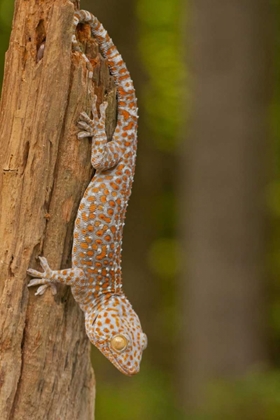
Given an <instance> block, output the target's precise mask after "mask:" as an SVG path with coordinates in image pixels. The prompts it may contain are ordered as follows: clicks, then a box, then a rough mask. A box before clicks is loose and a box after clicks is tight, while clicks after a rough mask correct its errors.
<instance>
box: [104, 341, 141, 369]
mask: <svg viewBox="0 0 280 420" xmlns="http://www.w3.org/2000/svg"><path fill="white" fill-rule="evenodd" d="M107 357H108V359H109V360H110V362H111V363H113V365H114V366H115V367H116V368H117V369H118V370H119V371H120V372H121V373H124V374H125V375H127V376H133V375H135V374H136V373H138V372H139V369H137V370H136V369H129V368H127V367H125V366H123V364H122V363H120V362H119V360H118V359H117V357H116V356H115V355H114V354H113V353H112V351H111V350H110V349H109V348H108V356H107Z"/></svg>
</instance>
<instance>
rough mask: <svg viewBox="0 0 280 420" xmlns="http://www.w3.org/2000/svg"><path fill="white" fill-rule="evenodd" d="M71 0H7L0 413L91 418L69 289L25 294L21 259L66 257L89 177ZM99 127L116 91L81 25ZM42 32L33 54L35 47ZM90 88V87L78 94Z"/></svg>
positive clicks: (111, 112) (90, 390)
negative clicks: (81, 136) (80, 134)
mask: <svg viewBox="0 0 280 420" xmlns="http://www.w3.org/2000/svg"><path fill="white" fill-rule="evenodd" d="M73 3H74V6H77V5H78V2H77V1H76V2H71V1H67V0H45V1H44V2H38V1H37V0H31V1H29V2H26V1H24V0H17V1H16V3H15V13H14V20H13V30H12V34H11V39H10V46H9V50H8V52H7V55H6V63H5V75H4V83H3V89H2V98H1V106H0V126H1V133H0V144H1V150H0V168H1V173H0V238H1V241H0V314H1V315H0V418H1V420H2V419H3V420H6V419H17V420H18V419H27V418H30V419H36V420H37V419H64V420H67V419H72V420H73V419H79V420H81V419H93V410H94V395H95V382H94V377H93V371H92V368H91V365H90V355H89V350H90V343H89V340H88V338H87V337H86V335H85V329H84V316H83V314H82V312H81V310H80V309H79V307H78V305H77V304H76V303H75V301H74V299H73V297H72V294H71V292H70V289H69V288H67V287H62V286H61V287H59V289H58V294H57V295H56V296H55V297H53V296H52V295H51V293H50V291H49V290H48V291H47V292H46V293H45V295H43V296H41V297H34V291H35V289H34V288H31V289H27V283H28V281H29V279H28V277H27V275H26V270H27V268H28V267H33V268H39V266H38V263H37V262H36V261H37V260H36V257H37V256H38V255H44V256H46V257H47V259H48V261H49V263H50V266H51V268H53V269H59V268H63V267H69V266H71V258H70V256H71V244H72V232H73V223H74V219H75V216H76V212H77V207H78V204H79V201H80V199H81V197H82V195H83V192H84V190H85V188H86V186H87V184H88V182H89V180H90V178H91V176H92V168H91V164H90V142H89V141H87V140H84V141H79V140H77V137H76V134H77V131H78V130H77V127H76V125H75V123H76V121H77V118H78V115H79V113H80V112H81V111H83V110H85V111H87V112H89V111H90V109H91V95H92V92H93V84H92V83H91V81H89V80H88V72H87V70H86V65H85V61H84V60H83V59H82V58H81V55H80V54H79V53H72V46H71V36H72V30H73V29H72V28H73V24H72V21H73V9H74V7H73ZM80 33H82V36H83V40H84V41H85V42H86V44H87V53H88V56H89V57H90V58H92V60H91V62H92V64H93V66H94V77H93V80H94V83H95V92H96V94H97V96H98V101H99V103H100V102H101V101H102V98H103V96H104V94H105V92H108V93H107V100H108V101H109V109H108V114H107V116H108V124H107V132H108V135H109V136H111V135H112V133H113V130H114V126H115V122H116V90H115V87H114V85H113V80H112V78H111V76H110V75H109V71H108V68H107V66H106V63H105V60H103V59H102V58H101V56H100V55H99V54H98V48H97V45H96V43H95V42H94V41H93V40H91V39H89V31H88V28H85V30H83V31H82V32H80ZM45 40H46V44H45V45H46V47H45V51H44V55H43V57H41V56H40V54H39V55H37V52H38V49H39V47H40V45H41V43H42V42H44V41H45ZM89 91H90V94H89V93H88V92H89Z"/></svg>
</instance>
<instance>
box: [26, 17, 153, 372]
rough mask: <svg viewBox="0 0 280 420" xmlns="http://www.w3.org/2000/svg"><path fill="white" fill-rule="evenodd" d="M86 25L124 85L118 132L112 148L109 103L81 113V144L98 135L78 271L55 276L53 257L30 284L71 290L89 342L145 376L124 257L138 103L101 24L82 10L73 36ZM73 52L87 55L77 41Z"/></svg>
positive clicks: (81, 212)
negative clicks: (126, 290)
mask: <svg viewBox="0 0 280 420" xmlns="http://www.w3.org/2000/svg"><path fill="white" fill-rule="evenodd" d="M79 23H80V24H88V25H90V28H91V33H92V35H93V36H94V37H95V38H96V40H97V42H98V44H99V46H100V49H101V52H102V54H103V56H104V57H105V58H106V59H107V61H108V65H109V68H110V71H111V74H112V76H113V78H114V81H115V84H116V86H117V97H118V120H117V126H116V129H115V132H114V136H113V139H112V141H110V142H108V141H107V136H106V134H105V110H106V107H107V103H106V102H103V103H102V104H101V105H100V117H99V116H98V112H97V108H96V99H97V98H96V96H94V98H93V104H92V119H91V118H90V117H89V116H88V115H87V114H86V113H85V112H82V113H81V115H80V118H79V121H78V126H79V128H80V129H81V131H80V132H79V133H78V138H79V139H82V138H87V137H92V150H91V163H92V166H93V167H94V168H95V170H96V172H95V175H94V177H93V179H92V180H91V182H90V184H89V186H88V187H87V189H86V191H85V194H84V196H83V198H82V200H81V203H80V206H79V209H78V214H77V217H76V221H75V227H74V238H73V249H72V268H69V269H64V270H59V271H53V270H51V269H50V267H49V265H48V263H47V260H46V258H45V257H39V258H40V264H41V266H42V269H43V272H39V271H36V270H33V269H32V268H30V269H28V271H27V272H28V274H29V275H30V276H32V277H35V278H34V279H33V280H31V281H30V282H29V284H28V286H29V287H30V286H35V285H40V287H39V288H38V290H37V292H36V295H42V294H43V293H44V292H45V290H46V289H47V288H48V287H50V288H51V290H52V292H53V294H55V293H56V286H55V283H56V282H58V283H62V284H65V285H69V286H71V290H72V293H73V296H74V298H75V300H76V301H77V302H78V304H79V305H80V307H81V309H82V310H83V312H84V315H85V327H86V333H87V335H88V337H89V339H90V341H91V342H92V343H93V344H94V345H95V346H96V347H97V348H98V349H99V350H100V351H101V352H102V353H103V354H104V355H105V356H106V357H107V358H108V359H109V360H110V361H111V362H112V363H113V364H114V365H115V366H116V368H117V369H119V370H120V371H121V372H122V373H124V374H126V375H133V374H135V373H137V372H139V368H140V362H141V357H142V352H143V350H144V349H145V348H146V347H147V336H146V335H145V334H144V333H143V331H142V328H141V324H140V321H139V318H138V316H137V314H136V313H135V312H134V310H133V309H132V306H131V304H130V302H129V301H128V299H127V298H126V296H125V295H124V293H123V291H122V271H121V251H122V234H123V226H124V219H125V212H126V208H127V203H128V199H129V196H130V193H131V187H132V182H133V176H134V170H135V158H136V147H137V118H138V117H137V100H136V96H135V90H134V87H133V83H132V80H131V78H130V74H129V72H128V70H127V68H126V65H125V63H124V61H123V60H122V57H121V55H120V54H119V52H118V51H117V49H116V47H115V45H114V44H113V42H112V40H111V38H110V37H109V35H108V33H107V31H106V30H105V29H104V28H103V26H102V24H101V23H100V22H99V21H98V20H97V18H96V17H94V16H93V15H92V14H91V13H89V12H86V11H83V10H81V11H77V12H76V13H75V15H74V30H75V29H76V27H77V25H78V24H79ZM73 48H74V49H75V50H80V48H79V46H78V43H77V40H76V36H75V35H73ZM83 56H84V57H85V55H84V54H83ZM85 58H86V57H85ZM86 60H87V62H88V59H87V58H86ZM89 77H91V76H89Z"/></svg>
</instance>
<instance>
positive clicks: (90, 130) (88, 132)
mask: <svg viewBox="0 0 280 420" xmlns="http://www.w3.org/2000/svg"><path fill="white" fill-rule="evenodd" d="M96 101H97V96H96V95H94V97H93V103H92V119H91V118H90V117H89V116H88V114H87V113H86V112H82V113H81V114H80V117H79V120H78V122H77V125H78V127H79V128H81V129H82V130H81V131H79V133H78V138H79V139H82V138H85V137H94V135H95V134H96V132H97V131H98V130H104V129H105V118H106V115H105V113H106V108H107V106H108V102H103V103H102V104H101V105H100V107H99V109H100V118H99V117H98V113H97V108H96Z"/></svg>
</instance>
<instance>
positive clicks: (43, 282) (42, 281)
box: [27, 257, 57, 296]
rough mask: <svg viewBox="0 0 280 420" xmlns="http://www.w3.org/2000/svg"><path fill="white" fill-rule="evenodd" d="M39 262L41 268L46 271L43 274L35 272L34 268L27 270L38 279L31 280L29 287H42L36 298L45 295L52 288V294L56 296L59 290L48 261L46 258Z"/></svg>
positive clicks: (38, 290)
mask: <svg viewBox="0 0 280 420" xmlns="http://www.w3.org/2000/svg"><path fill="white" fill-rule="evenodd" d="M39 260H40V264H41V267H42V269H43V270H44V271H43V273H41V272H40V271H37V270H33V268H29V269H28V270H27V274H29V275H30V276H32V277H36V278H35V279H33V280H30V282H29V283H28V285H27V287H31V286H38V285H40V287H38V289H37V292H36V293H35V296H37V295H43V294H44V293H45V291H46V290H47V288H48V287H50V288H51V291H52V294H53V295H55V294H56V293H57V289H56V285H55V284H54V283H53V282H52V277H53V271H52V270H51V269H50V267H49V264H48V262H47V259H46V258H45V257H39Z"/></svg>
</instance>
